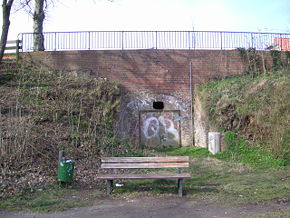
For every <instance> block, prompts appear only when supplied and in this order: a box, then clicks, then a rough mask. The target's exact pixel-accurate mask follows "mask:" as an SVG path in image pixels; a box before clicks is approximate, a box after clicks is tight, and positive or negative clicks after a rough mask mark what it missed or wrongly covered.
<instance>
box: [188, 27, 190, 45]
mask: <svg viewBox="0 0 290 218" xmlns="http://www.w3.org/2000/svg"><path fill="white" fill-rule="evenodd" d="M188 49H189V50H190V31H188Z"/></svg>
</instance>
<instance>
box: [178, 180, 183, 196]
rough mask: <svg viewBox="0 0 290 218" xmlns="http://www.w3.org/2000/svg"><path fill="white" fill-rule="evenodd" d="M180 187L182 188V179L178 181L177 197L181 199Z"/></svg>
mask: <svg viewBox="0 0 290 218" xmlns="http://www.w3.org/2000/svg"><path fill="white" fill-rule="evenodd" d="M182 186H183V179H178V195H179V197H182V194H183V193H182V192H183V190H182Z"/></svg>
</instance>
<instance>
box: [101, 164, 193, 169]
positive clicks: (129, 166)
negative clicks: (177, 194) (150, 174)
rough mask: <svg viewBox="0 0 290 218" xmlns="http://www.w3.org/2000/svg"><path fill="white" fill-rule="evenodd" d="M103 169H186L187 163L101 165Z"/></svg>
mask: <svg viewBox="0 0 290 218" xmlns="http://www.w3.org/2000/svg"><path fill="white" fill-rule="evenodd" d="M101 167H102V168H104V169H124V168H126V169H145V168H148V169H153V168H186V167H189V163H103V164H102V165H101Z"/></svg>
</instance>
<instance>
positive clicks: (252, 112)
mask: <svg viewBox="0 0 290 218" xmlns="http://www.w3.org/2000/svg"><path fill="white" fill-rule="evenodd" d="M197 91H198V92H199V93H198V95H199V96H201V98H202V99H203V101H204V104H205V108H206V110H207V111H208V114H209V120H210V123H211V124H210V125H211V126H213V127H214V128H216V129H218V130H219V131H224V132H226V131H232V132H234V133H236V134H238V135H240V136H242V137H243V138H244V139H245V140H247V141H248V142H249V144H248V145H247V146H252V147H254V148H255V149H258V150H259V151H263V152H268V153H269V154H271V156H272V157H274V158H282V159H284V160H285V162H283V163H287V161H288V162H289V159H290V157H289V154H290V152H289V151H290V141H289V138H290V101H289V99H290V72H289V71H285V72H284V71H283V72H282V71H281V72H276V73H265V74H260V75H257V76H255V77H254V78H253V77H252V76H251V75H244V76H237V77H232V78H227V79H224V80H221V81H212V82H208V83H206V84H203V85H200V86H199V87H198V90H197Z"/></svg>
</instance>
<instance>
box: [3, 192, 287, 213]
mask: <svg viewBox="0 0 290 218" xmlns="http://www.w3.org/2000/svg"><path fill="white" fill-rule="evenodd" d="M289 208H290V202H287V203H280V204H263V205H247V206H237V207H229V206H217V205H214V206H213V205H212V204H210V203H209V202H207V201H197V200H196V199H192V198H178V197H176V196H167V197H141V198H130V199H126V198H125V199H104V200H102V201H101V200H98V201H97V202H96V205H95V206H91V207H83V208H72V209H69V210H67V211H62V212H53V213H47V214H38V213H30V212H24V211H21V212H9V211H0V217H1V218H10V217H16V218H17V217H21V218H28V217H29V218H31V217H34V218H50V217H51V218H71V217H82V218H93V217H98V218H145V217H146V218H149V217H158V218H180V217H241V216H249V215H254V214H261V213H266V212H269V211H278V210H285V209H287V211H288V209H289ZM289 211H290V210H289ZM289 216H290V214H289ZM285 217H287V216H285Z"/></svg>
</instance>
